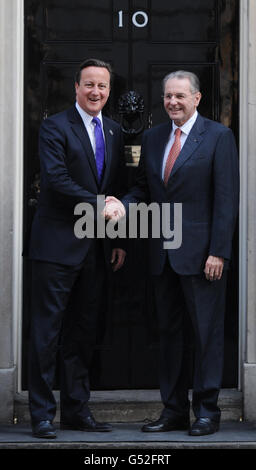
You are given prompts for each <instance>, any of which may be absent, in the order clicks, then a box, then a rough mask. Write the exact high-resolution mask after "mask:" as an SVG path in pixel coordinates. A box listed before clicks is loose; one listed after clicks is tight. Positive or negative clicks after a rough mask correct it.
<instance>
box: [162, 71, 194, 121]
mask: <svg viewBox="0 0 256 470" xmlns="http://www.w3.org/2000/svg"><path fill="white" fill-rule="evenodd" d="M163 98H164V108H165V110H166V112H167V114H168V116H169V117H170V119H172V120H173V121H174V122H175V124H176V126H179V127H180V126H182V125H183V124H185V122H187V121H188V120H189V119H190V118H191V116H193V114H194V112H195V110H196V108H197V106H198V105H199V103H200V100H201V93H200V92H199V91H196V92H191V85H190V81H189V79H188V78H171V79H169V80H167V82H166V84H165V90H164V95H163Z"/></svg>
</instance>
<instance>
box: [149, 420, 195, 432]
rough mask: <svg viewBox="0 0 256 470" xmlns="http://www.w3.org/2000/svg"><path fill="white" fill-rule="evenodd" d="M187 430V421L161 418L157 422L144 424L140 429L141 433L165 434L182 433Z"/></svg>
mask: <svg viewBox="0 0 256 470" xmlns="http://www.w3.org/2000/svg"><path fill="white" fill-rule="evenodd" d="M188 428H189V420H188V419H185V418H183V419H181V418H166V417H161V418H159V419H158V420H157V421H153V422H152V423H148V424H144V426H143V427H142V428H141V430H142V431H143V432H165V431H184V430H187V429H188Z"/></svg>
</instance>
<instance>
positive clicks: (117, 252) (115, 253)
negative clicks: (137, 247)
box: [110, 248, 126, 272]
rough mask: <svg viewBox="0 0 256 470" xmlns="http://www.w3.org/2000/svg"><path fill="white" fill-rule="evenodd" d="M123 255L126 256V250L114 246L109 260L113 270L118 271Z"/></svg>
mask: <svg viewBox="0 0 256 470" xmlns="http://www.w3.org/2000/svg"><path fill="white" fill-rule="evenodd" d="M125 257H126V251H124V250H122V248H114V249H113V250H112V255H111V260H110V262H111V264H112V268H113V271H114V272H116V271H118V269H120V268H121V267H122V266H123V264H124V260H125Z"/></svg>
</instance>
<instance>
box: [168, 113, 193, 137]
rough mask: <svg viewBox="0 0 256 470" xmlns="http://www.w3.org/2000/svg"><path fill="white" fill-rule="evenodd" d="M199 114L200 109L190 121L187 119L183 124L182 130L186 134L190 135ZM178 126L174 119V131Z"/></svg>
mask: <svg viewBox="0 0 256 470" xmlns="http://www.w3.org/2000/svg"><path fill="white" fill-rule="evenodd" d="M197 116H198V111H197V110H196V111H195V112H194V114H193V116H191V118H190V119H189V120H188V121H186V122H185V124H183V126H181V127H180V130H181V131H182V132H184V134H187V135H188V134H189V133H190V131H191V129H192V127H193V125H194V124H195V122H196V119H197ZM177 128H178V126H176V124H175V123H174V121H172V131H173V132H175V131H176V129H177Z"/></svg>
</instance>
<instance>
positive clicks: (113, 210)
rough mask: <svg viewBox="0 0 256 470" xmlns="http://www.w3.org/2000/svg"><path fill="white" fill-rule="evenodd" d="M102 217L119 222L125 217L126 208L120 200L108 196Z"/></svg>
mask: <svg viewBox="0 0 256 470" xmlns="http://www.w3.org/2000/svg"><path fill="white" fill-rule="evenodd" d="M102 216H103V217H105V219H106V220H111V221H112V222H118V221H119V220H120V219H121V218H122V217H124V216H125V207H124V205H123V204H122V202H121V201H119V199H117V198H115V197H114V196H107V198H106V199H105V207H104V209H103V211H102Z"/></svg>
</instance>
